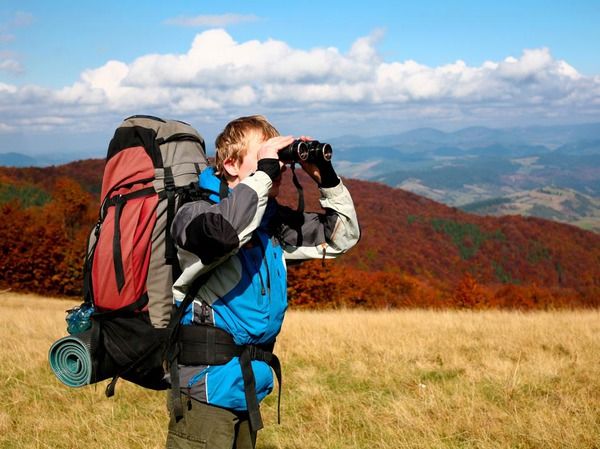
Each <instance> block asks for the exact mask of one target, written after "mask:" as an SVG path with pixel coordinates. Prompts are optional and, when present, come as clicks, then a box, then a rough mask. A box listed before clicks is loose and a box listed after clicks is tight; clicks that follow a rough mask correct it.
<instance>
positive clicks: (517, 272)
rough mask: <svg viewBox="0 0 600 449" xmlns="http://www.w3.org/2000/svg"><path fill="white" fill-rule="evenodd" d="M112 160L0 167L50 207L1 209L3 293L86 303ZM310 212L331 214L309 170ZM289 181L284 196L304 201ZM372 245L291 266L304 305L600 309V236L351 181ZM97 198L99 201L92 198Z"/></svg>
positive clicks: (295, 296)
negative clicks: (43, 194)
mask: <svg viewBox="0 0 600 449" xmlns="http://www.w3.org/2000/svg"><path fill="white" fill-rule="evenodd" d="M103 164H104V162H103V161H100V160H93V161H79V162H75V163H72V164H67V165H64V166H60V167H48V168H27V169H9V168H2V167H0V182H2V183H4V184H6V183H13V184H19V185H20V186H23V185H33V186H36V187H37V188H40V189H43V190H46V191H47V192H48V193H50V194H51V196H52V200H51V201H50V202H49V203H47V204H45V205H44V206H41V207H30V208H23V207H22V206H21V205H20V204H19V203H18V202H9V203H5V204H0V212H1V213H2V217H3V220H2V221H0V250H1V259H0V287H2V288H6V287H12V288H13V289H15V290H26V291H34V292H40V293H44V294H60V295H77V294H79V292H80V290H81V282H82V279H81V265H82V261H83V255H84V251H85V244H86V243H85V242H86V239H87V234H88V231H89V230H90V229H91V227H92V225H93V223H94V221H95V219H96V216H97V208H98V193H97V192H99V188H100V182H101V176H102V169H103ZM299 177H300V180H301V182H302V184H303V186H304V188H305V198H306V204H307V205H306V209H307V210H320V206H319V203H318V197H319V193H318V190H317V189H316V186H315V185H314V183H313V182H312V181H311V180H309V179H308V178H307V177H306V176H304V175H303V173H299ZM289 178H290V177H289V176H287V179H286V182H285V183H284V186H283V187H282V194H281V196H280V200H281V201H282V202H283V203H286V204H289V205H291V206H294V207H295V205H296V201H297V193H296V190H295V189H294V187H293V185H292V184H291V182H290V180H289ZM344 182H345V184H346V185H347V186H348V187H349V189H350V191H351V192H352V196H353V198H354V201H355V205H356V209H357V212H358V216H359V220H360V222H361V229H362V238H361V241H360V242H359V244H358V245H357V246H356V247H355V248H353V249H352V250H351V251H349V252H348V254H346V255H344V256H343V257H341V258H339V259H337V260H335V261H330V260H328V261H326V263H325V266H323V265H322V263H321V261H309V262H306V263H304V264H301V265H298V266H290V267H289V270H288V273H289V275H288V278H289V296H290V301H291V304H292V305H293V306H294V307H310V308H313V307H380V308H401V307H434V308H439V307H466V308H487V307H502V308H520V309H530V308H548V307H551V308H552V307H599V306H600V235H598V234H595V233H592V232H589V231H584V230H582V229H579V228H575V227H573V226H569V225H565V224H560V223H555V222H551V221H548V220H542V219H537V218H525V217H519V216H506V217H500V218H494V217H480V216H475V215H470V214H467V213H464V212H462V211H460V210H457V209H455V208H450V207H447V206H444V205H442V204H440V203H436V202H434V201H431V200H428V199H426V198H423V197H420V196H418V195H415V194H412V193H409V192H406V191H403V190H399V189H393V188H390V187H388V186H385V185H382V184H377V183H372V182H366V181H357V180H344ZM90 192H93V194H90Z"/></svg>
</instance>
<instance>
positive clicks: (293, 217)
mask: <svg viewBox="0 0 600 449" xmlns="http://www.w3.org/2000/svg"><path fill="white" fill-rule="evenodd" d="M303 140H308V139H306V138H303ZM294 141H295V139H294V138H293V137H291V136H280V135H279V133H278V131H277V130H276V129H275V128H274V127H273V126H272V125H271V124H270V123H269V122H268V121H267V120H266V119H265V118H264V117H262V116H258V115H257V116H250V117H241V118H238V119H236V120H233V121H232V122H230V123H229V124H228V125H227V126H226V127H225V129H224V130H223V132H222V133H221V134H220V135H219V136H218V137H217V139H216V142H215V146H216V158H215V167H214V168H213V167H209V168H207V169H205V170H204V171H203V172H202V173H201V175H200V181H199V182H200V187H202V188H204V189H206V190H208V191H209V193H210V197H209V198H208V199H207V200H199V201H193V202H190V203H187V204H185V205H184V206H182V208H181V209H180V210H179V211H178V213H177V215H176V216H175V219H174V222H173V226H172V228H171V230H172V235H173V238H174V239H175V241H176V243H177V246H178V254H179V261H180V265H181V269H182V274H181V275H180V276H179V278H178V279H177V280H176V281H175V283H174V286H173V294H174V300H175V302H176V304H180V303H181V302H182V301H183V299H184V297H185V296H186V293H188V291H189V290H190V289H191V288H192V286H193V285H196V284H194V281H195V280H197V279H199V278H200V279H202V282H201V283H200V286H199V288H198V287H195V288H198V292H197V294H196V295H195V299H194V301H193V303H192V304H191V305H190V307H188V309H187V310H186V313H185V314H184V316H183V319H182V322H183V324H184V326H182V330H197V331H200V330H202V331H203V332H205V331H206V330H208V331H209V332H208V335H211V332H210V331H211V330H214V331H215V333H216V332H217V330H218V332H220V333H217V334H216V335H214V334H213V336H212V337H210V336H209V337H207V339H209V340H210V339H211V338H212V340H213V341H212V343H213V346H211V347H212V348H216V347H218V345H215V344H214V341H215V340H216V341H217V342H219V341H225V340H226V339H227V338H229V339H232V341H233V342H234V343H235V345H238V346H237V347H243V348H244V350H243V352H242V353H241V355H240V356H239V357H233V358H231V359H230V360H229V361H227V362H226V363H222V364H209V363H206V364H197V363H190V360H193V359H194V355H193V354H192V355H191V356H189V357H186V356H185V354H186V350H185V347H186V345H183V348H184V349H183V350H182V352H181V353H180V358H179V362H180V366H179V367H178V370H179V373H178V375H177V376H176V377H177V378H173V376H171V385H172V388H175V387H176V386H177V384H179V386H180V392H181V397H180V398H179V399H183V402H184V404H185V405H184V406H183V407H181V406H180V409H182V410H183V418H182V419H179V420H178V419H177V418H176V413H174V410H175V404H174V401H173V399H172V398H170V400H169V409H170V411H171V420H170V423H169V430H168V436H167V448H184V447H185V448H200V447H202V448H204V447H207V448H211V449H221V448H222V449H230V448H238V449H241V448H254V446H255V442H256V434H257V431H258V430H259V429H260V428H261V427H262V421H261V418H260V412H259V410H258V403H259V402H260V401H261V400H262V399H263V398H264V397H265V396H266V395H268V394H269V393H271V391H272V390H273V387H274V379H273V372H272V368H273V370H274V371H275V373H276V374H277V377H279V378H280V369H279V362H278V360H277V358H276V356H275V355H274V354H273V353H272V351H273V344H274V342H275V338H276V337H277V335H278V334H279V331H280V330H281V325H282V322H283V318H284V314H285V311H286V308H287V292H286V288H287V280H286V265H285V260H284V259H287V260H296V261H300V260H307V259H312V258H331V257H335V256H338V255H340V254H342V253H344V252H345V251H347V250H348V249H350V248H351V247H352V246H354V245H355V244H356V242H357V241H358V239H359V236H360V230H359V226H358V222H357V218H356V212H355V210H354V205H353V202H352V198H351V197H350V194H349V192H348V190H347V189H346V187H345V186H344V184H343V183H342V181H341V180H340V178H338V176H337V175H336V173H335V171H334V169H333V166H332V165H331V162H330V161H328V160H325V159H324V158H320V159H317V161H316V162H315V163H309V162H301V166H302V169H303V170H304V171H305V172H306V173H307V174H308V175H309V176H310V177H311V178H312V179H313V180H314V181H315V182H316V183H317V184H318V186H319V189H320V192H321V199H320V202H321V205H322V207H323V208H324V209H325V212H323V213H304V212H303V211H297V210H294V209H291V208H289V207H284V206H281V205H279V204H278V203H277V201H276V199H275V198H276V197H277V194H278V193H279V187H280V183H281V173H282V171H284V170H285V165H284V163H283V162H282V161H281V160H280V158H279V151H280V150H281V149H283V148H285V147H287V146H289V145H290V144H292V142H294ZM221 333H222V334H223V335H222V334H221ZM223 339H225V340H223ZM206 347H207V346H206V345H204V346H202V345H200V346H196V347H195V348H196V349H197V351H196V352H202V351H205V350H206ZM219 347H220V346H219ZM192 352H193V351H192ZM207 356H208V357H211V356H214V354H212V355H211V354H208V355H207ZM186 360H187V361H186Z"/></svg>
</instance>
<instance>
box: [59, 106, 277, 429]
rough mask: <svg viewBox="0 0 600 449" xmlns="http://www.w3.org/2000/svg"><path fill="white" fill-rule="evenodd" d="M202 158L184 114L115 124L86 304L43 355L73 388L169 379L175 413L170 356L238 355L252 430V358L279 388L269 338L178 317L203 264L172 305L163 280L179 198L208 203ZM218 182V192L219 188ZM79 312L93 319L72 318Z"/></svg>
mask: <svg viewBox="0 0 600 449" xmlns="http://www.w3.org/2000/svg"><path fill="white" fill-rule="evenodd" d="M207 165H208V161H207V159H206V155H205V149H204V141H203V139H202V137H201V136H200V135H199V134H198V133H197V132H196V131H195V130H194V129H193V128H192V127H191V126H190V125H188V124H186V123H183V122H179V121H169V120H162V119H159V118H156V117H150V116H140V115H136V116H133V117H129V118H127V119H125V121H124V122H123V123H122V124H121V126H119V128H117V130H116V132H115V135H114V137H113V139H112V140H111V142H110V145H109V148H108V155H107V158H106V166H105V169H104V175H103V179H102V193H101V198H102V203H101V206H100V213H99V218H98V222H97V223H96V225H95V226H94V228H93V230H92V232H91V233H90V238H89V242H88V245H87V254H86V258H85V262H84V270H83V271H84V289H83V290H84V304H82V305H81V306H80V307H78V308H76V309H72V310H71V311H68V313H69V314H68V315H67V323H68V325H69V326H68V329H69V332H70V333H71V328H73V329H76V333H73V334H72V335H70V336H67V337H63V338H61V339H59V340H58V341H56V342H55V343H54V344H53V345H52V346H51V348H50V351H49V362H50V366H51V368H52V370H53V371H54V373H55V375H56V376H57V377H58V379H59V380H60V381H61V382H63V383H64V384H65V385H68V386H71V387H80V386H83V385H89V384H93V383H97V382H100V381H102V380H105V379H109V378H111V377H112V381H111V382H110V383H109V384H108V386H107V388H106V395H107V396H109V397H110V396H112V395H114V390H115V385H116V382H117V380H118V379H119V378H123V379H125V380H128V381H130V382H133V383H135V384H137V385H140V386H142V387H145V388H150V389H154V390H165V389H167V388H171V390H172V397H171V400H172V402H173V407H174V416H175V418H176V419H177V420H179V419H180V418H181V417H182V416H183V407H182V402H181V397H180V394H179V392H180V385H179V381H180V379H179V370H178V364H179V363H182V364H184V365H186V364H187V365H218V364H225V363H227V362H228V361H229V360H231V358H232V357H239V358H240V365H241V369H242V374H243V377H244V391H245V395H246V401H247V404H248V411H249V419H250V424H251V426H252V428H253V429H254V430H258V429H260V428H262V418H261V416H260V410H259V407H258V399H257V397H256V391H255V388H254V374H253V372H252V364H251V361H252V360H262V361H264V362H266V363H268V364H269V366H271V367H272V368H273V370H274V371H275V373H276V376H277V379H278V382H279V388H280V389H281V366H280V363H279V359H278V358H277V357H276V356H275V355H274V354H273V353H272V350H273V345H243V346H241V345H240V346H238V345H236V344H235V341H234V339H233V337H232V336H231V335H229V334H228V333H227V332H225V331H224V330H222V329H219V328H217V327H215V326H208V325H198V326H182V325H181V319H182V317H183V315H184V313H185V311H186V310H187V309H188V307H189V306H190V305H191V304H192V302H193V301H194V298H195V296H196V294H197V292H198V290H199V288H200V286H201V285H202V284H203V283H204V282H206V280H207V278H208V277H209V276H210V273H206V274H204V275H202V276H199V277H198V278H196V279H195V280H194V281H193V282H192V285H191V286H190V287H189V289H188V291H187V293H186V296H185V298H184V299H183V301H182V302H181V304H180V305H179V307H176V306H175V305H174V304H173V297H172V290H171V288H172V284H173V280H174V279H176V278H177V277H178V276H179V275H180V269H179V265H178V260H177V248H176V246H175V242H174V241H173V239H172V237H171V234H170V228H171V224H172V222H173V219H174V217H175V214H176V212H177V210H178V209H179V208H180V207H181V206H182V205H183V204H184V203H186V202H187V201H195V200H199V199H203V200H205V201H208V202H211V203H214V201H213V200H212V199H211V198H210V194H211V192H209V191H205V190H203V189H202V188H200V187H199V185H198V175H199V174H200V172H201V171H202V169H204V168H205V167H206V166H207ZM223 183H224V181H223ZM223 185H224V186H225V188H221V191H220V192H219V194H220V196H221V198H224V197H225V196H227V188H226V184H222V186H223ZM87 321H89V323H91V328H89V329H87V326H80V325H81V324H82V323H85V322H87ZM83 329H86V330H83ZM167 372H168V373H169V374H170V382H168V381H166V380H165V375H166V373H167ZM279 398H281V395H279ZM188 407H189V404H188ZM278 411H279V400H278ZM278 416H279V413H278Z"/></svg>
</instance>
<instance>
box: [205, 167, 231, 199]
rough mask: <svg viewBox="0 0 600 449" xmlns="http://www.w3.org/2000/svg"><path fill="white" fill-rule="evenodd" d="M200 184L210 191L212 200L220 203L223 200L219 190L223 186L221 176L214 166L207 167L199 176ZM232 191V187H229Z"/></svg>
mask: <svg viewBox="0 0 600 449" xmlns="http://www.w3.org/2000/svg"><path fill="white" fill-rule="evenodd" d="M198 185H200V187H202V188H203V189H206V190H208V191H209V192H210V195H209V198H210V199H211V201H214V202H215V203H218V202H219V201H221V198H220V196H219V190H220V188H221V178H219V177H218V176H217V175H216V174H215V168H214V167H206V168H205V169H204V170H202V172H201V173H200V176H198ZM229 191H231V189H229Z"/></svg>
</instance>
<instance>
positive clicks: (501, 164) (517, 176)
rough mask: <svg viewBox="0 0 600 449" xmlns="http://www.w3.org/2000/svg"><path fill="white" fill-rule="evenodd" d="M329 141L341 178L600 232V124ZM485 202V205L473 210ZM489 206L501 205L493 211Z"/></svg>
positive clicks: (0, 159) (30, 161)
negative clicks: (582, 202)
mask: <svg viewBox="0 0 600 449" xmlns="http://www.w3.org/2000/svg"><path fill="white" fill-rule="evenodd" d="M326 140H327V141H328V142H329V143H331V144H332V145H333V147H334V159H333V160H334V163H335V165H336V168H337V170H338V172H339V173H341V174H342V175H344V176H346V177H349V178H355V179H364V180H370V181H377V182H382V183H384V184H387V185H389V186H392V187H399V188H401V189H404V190H407V191H411V192H413V193H417V194H419V195H422V196H425V197H427V198H430V199H433V200H436V201H439V202H442V203H444V204H447V205H450V206H455V207H464V208H467V209H466V210H469V211H471V212H474V213H481V214H502V213H523V214H529V215H533V216H540V217H542V218H551V219H554V220H559V221H564V222H567V223H572V224H575V225H578V226H584V227H585V228H586V229H592V230H597V229H599V228H600V221H599V219H598V217H599V216H600V210H599V209H598V208H597V204H598V203H597V201H596V200H597V199H598V198H600V123H590V124H579V125H564V126H533V127H521V128H516V127H515V128H504V129H494V128H486V127H469V128H464V129H460V130H457V131H453V132H444V131H440V130H437V129H432V128H420V129H415V130H411V131H407V132H403V133H398V134H389V135H382V136H372V137H364V136H363V137H361V136H352V135H346V136H340V137H336V138H331V139H326ZM69 157H71V158H73V157H74V156H73V155H71V156H68V155H61V154H54V155H52V156H51V157H49V156H44V157H40V156H38V157H33V156H27V155H22V154H19V153H15V152H12V153H5V154H0V165H4V166H14V167H23V166H48V165H52V164H57V162H56V161H60V160H62V159H68V158H69ZM540 189H541V190H544V189H545V190H546V191H549V190H560V189H566V191H572V192H574V193H575V194H577V195H580V197H581V198H586V204H587V206H586V207H585V211H584V210H583V209H582V208H581V207H577V206H575V207H572V208H571V209H570V211H569V212H568V213H566V212H565V211H561V212H559V213H555V212H551V210H553V209H554V206H553V205H554V204H555V203H556V201H555V199H553V198H551V197H550V196H548V195H539V194H537V193H536V192H539V191H540ZM563 198H564V197H563ZM513 201H514V202H515V203H514V204H512V205H511V204H510V203H511V202H513ZM482 202H483V204H484V205H486V204H487V206H486V207H474V206H473V204H475V205H477V203H482ZM486 202H487V203H486ZM489 202H492V203H495V204H499V202H501V203H502V205H503V206H502V207H501V208H496V209H491V208H490V207H489V204H490V203H489ZM523 204H536V207H528V208H526V207H524V206H523ZM563 204H566V203H564V202H563Z"/></svg>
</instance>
